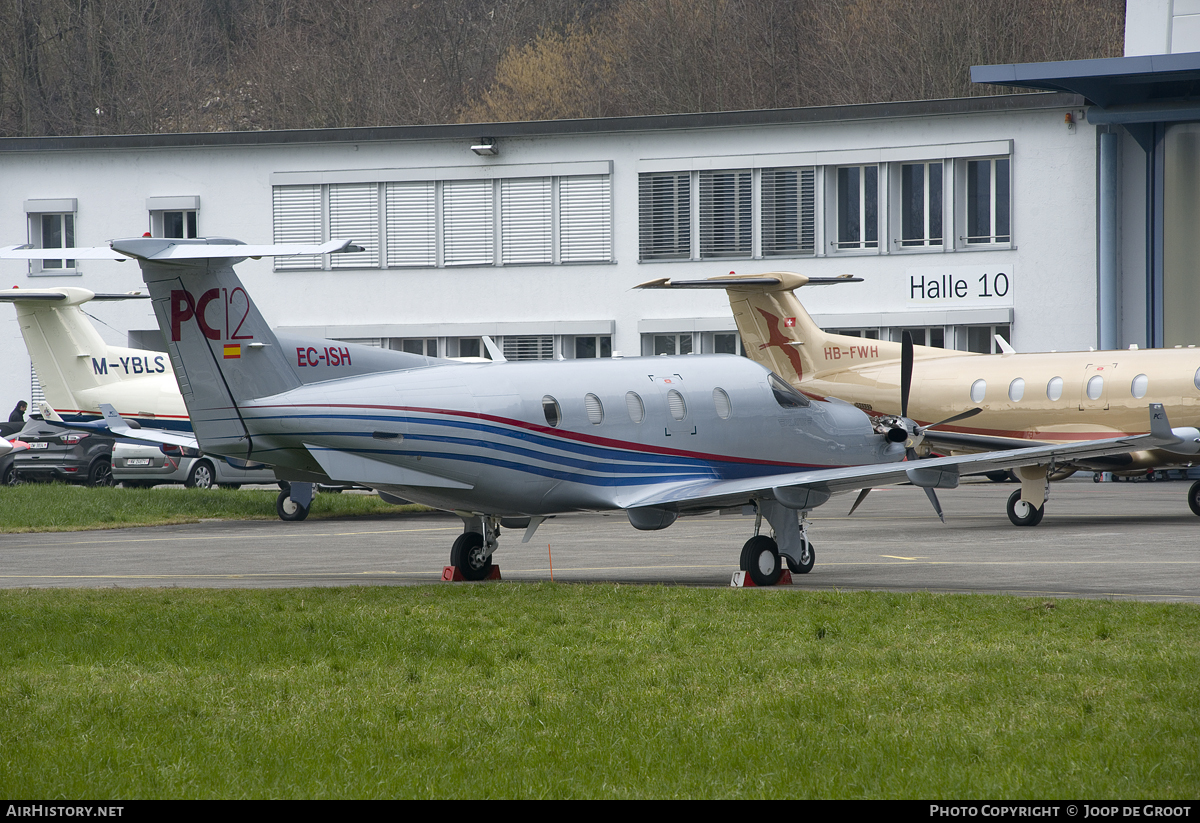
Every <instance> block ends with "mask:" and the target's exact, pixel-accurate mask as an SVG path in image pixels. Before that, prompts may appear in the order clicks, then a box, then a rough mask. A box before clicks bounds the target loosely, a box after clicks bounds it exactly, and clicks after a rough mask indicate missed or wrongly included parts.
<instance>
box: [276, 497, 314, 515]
mask: <svg viewBox="0 0 1200 823" xmlns="http://www.w3.org/2000/svg"><path fill="white" fill-rule="evenodd" d="M275 513H276V514H278V515H279V519H280V520H287V521H288V522H291V523H297V522H299V521H301V520H303V519H304V518H306V517H308V506H301V505H300V504H299V503H297V502H296V501H295V500H293V499H292V496H291V493H290V492H280V493H279V497H277V498H276V499H275Z"/></svg>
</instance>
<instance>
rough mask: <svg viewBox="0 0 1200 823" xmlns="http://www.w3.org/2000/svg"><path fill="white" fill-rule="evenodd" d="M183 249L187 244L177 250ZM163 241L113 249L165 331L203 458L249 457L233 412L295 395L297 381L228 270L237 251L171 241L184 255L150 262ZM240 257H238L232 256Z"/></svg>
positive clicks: (116, 245) (239, 420)
mask: <svg viewBox="0 0 1200 823" xmlns="http://www.w3.org/2000/svg"><path fill="white" fill-rule="evenodd" d="M184 244H186V245H184ZM164 245H165V241H163V240H160V239H156V238H136V239H132V240H121V241H114V242H113V248H114V249H115V250H117V251H119V252H122V253H124V254H129V255H130V256H132V257H136V258H138V262H139V263H140V264H141V267H142V277H143V279H144V280H145V281H146V285H147V286H148V287H149V289H150V298H151V300H152V302H153V304H154V313H155V315H156V316H157V318H158V323H159V327H160V328H161V329H163V330H164V336H165V337H166V342H167V350H168V352H169V354H170V356H171V364H172V366H173V367H174V369H175V378H176V380H177V381H178V383H179V391H180V393H181V394H182V395H183V398H184V401H185V402H186V404H187V408H188V412H189V414H190V416H191V419H192V429H193V431H195V433H196V439H197V440H198V441H199V442H200V445H201V447H202V448H203V449H204V450H205V451H209V452H214V453H216V454H221V455H225V456H228V457H238V458H249V455H250V452H251V451H252V443H251V441H250V437H249V434H248V432H247V431H246V427H245V424H244V422H243V421H242V418H241V413H240V411H239V410H238V405H239V404H241V403H244V402H246V401H249V400H252V399H254V398H256V397H265V396H269V395H274V394H279V393H281V392H284V391H287V390H289V389H293V388H296V387H297V386H299V385H300V383H301V381H300V380H299V378H297V377H296V375H295V372H294V371H293V370H292V368H291V367H290V365H289V363H288V362H287V360H286V358H285V356H284V352H283V350H282V349H281V347H280V344H279V341H278V340H277V339H276V337H275V334H274V333H273V332H272V331H271V329H270V327H269V326H268V325H267V323H266V321H265V320H264V319H263V317H262V315H261V314H260V313H259V311H258V308H257V307H256V306H255V305H254V303H253V302H251V300H250V297H249V295H248V294H247V293H246V289H245V288H244V287H243V286H242V283H241V280H239V279H238V276H237V275H236V274H235V273H234V271H233V263H234V262H237V261H238V260H239V259H242V258H240V257H232V253H233V251H234V250H235V249H237V248H238V247H237V246H232V245H230V244H228V243H225V244H220V243H214V244H213V246H212V247H209V248H211V253H212V255H213V256H212V257H203V256H200V255H202V254H205V253H207V250H206V248H205V241H195V242H193V243H191V244H188V243H187V241H179V240H175V241H172V245H174V248H176V249H184V250H186V251H187V252H191V253H192V254H191V255H190V256H180V257H168V258H166V259H162V260H160V259H151V257H152V255H155V254H162V253H163V251H162V250H163V247H164ZM239 251H240V250H239Z"/></svg>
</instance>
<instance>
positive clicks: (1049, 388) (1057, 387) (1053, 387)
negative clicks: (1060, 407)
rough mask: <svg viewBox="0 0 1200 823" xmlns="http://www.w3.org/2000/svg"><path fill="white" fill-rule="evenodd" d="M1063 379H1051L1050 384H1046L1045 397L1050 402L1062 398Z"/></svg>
mask: <svg viewBox="0 0 1200 823" xmlns="http://www.w3.org/2000/svg"><path fill="white" fill-rule="evenodd" d="M1062 390H1063V379H1062V378H1061V377H1051V378H1050V382H1049V383H1047V384H1046V397H1047V398H1049V399H1050V400H1057V399H1059V398H1060V397H1062Z"/></svg>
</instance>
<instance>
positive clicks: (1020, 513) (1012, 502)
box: [1008, 489, 1046, 526]
mask: <svg viewBox="0 0 1200 823" xmlns="http://www.w3.org/2000/svg"><path fill="white" fill-rule="evenodd" d="M1045 514H1046V504H1045V503H1043V504H1042V507H1041V508H1040V509H1035V508H1034V507H1033V506H1031V505H1029V504H1028V503H1026V502H1025V501H1024V500H1022V499H1021V490H1020V489H1017V490H1016V491H1015V492H1013V493H1012V494H1010V495H1009V496H1008V519H1009V520H1011V521H1012V524H1013V525H1014V526H1036V525H1037V524H1038V523H1041V522H1042V516H1043V515H1045Z"/></svg>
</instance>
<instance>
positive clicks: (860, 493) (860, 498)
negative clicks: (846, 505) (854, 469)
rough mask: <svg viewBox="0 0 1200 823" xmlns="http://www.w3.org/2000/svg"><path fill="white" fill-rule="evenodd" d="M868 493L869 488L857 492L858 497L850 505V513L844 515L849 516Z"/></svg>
mask: <svg viewBox="0 0 1200 823" xmlns="http://www.w3.org/2000/svg"><path fill="white" fill-rule="evenodd" d="M870 493H871V490H870V489H863V490H861V491H860V492H859V493H858V498H857V499H856V500H855V501H854V505H853V506H851V507H850V514H847V515H846V516H847V517H849V516H850V515H851V514H854V510H855V509H857V508H858V504H859V503H861V502H863V501H864V500H866V499H867V495H868V494H870Z"/></svg>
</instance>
